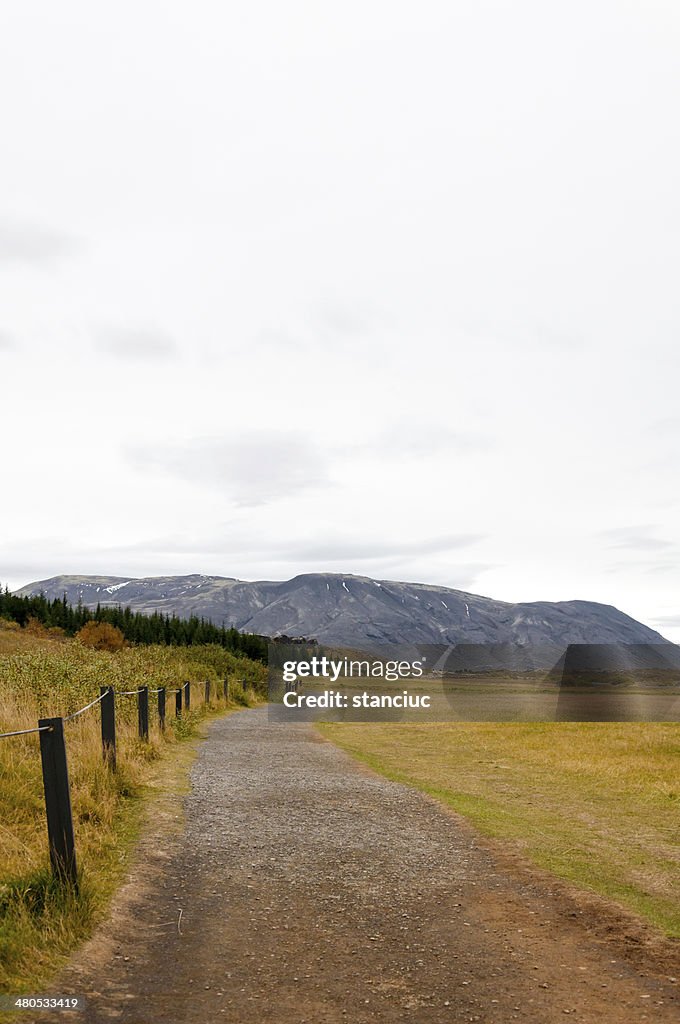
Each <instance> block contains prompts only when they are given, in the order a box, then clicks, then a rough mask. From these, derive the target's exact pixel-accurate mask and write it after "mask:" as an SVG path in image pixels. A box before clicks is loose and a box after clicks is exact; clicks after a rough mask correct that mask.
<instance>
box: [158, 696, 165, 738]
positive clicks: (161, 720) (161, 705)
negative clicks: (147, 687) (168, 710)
mask: <svg viewBox="0 0 680 1024" xmlns="http://www.w3.org/2000/svg"><path fill="white" fill-rule="evenodd" d="M158 725H159V726H160V730H161V732H164V730H165V687H164V686H161V687H160V689H159V691H158Z"/></svg>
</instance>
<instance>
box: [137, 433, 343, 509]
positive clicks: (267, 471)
mask: <svg viewBox="0 0 680 1024" xmlns="http://www.w3.org/2000/svg"><path fill="white" fill-rule="evenodd" d="M126 452H127V455H128V458H129V460H130V461H131V463H132V464H133V465H134V466H136V467H137V468H138V469H141V470H144V471H147V470H156V471H159V472H162V473H165V474H168V475H170V476H174V477H177V478H179V479H181V480H186V481H188V482H189V483H196V484H205V485H208V486H211V487H217V488H219V489H220V490H222V491H224V492H225V493H226V495H227V496H228V497H230V498H231V499H232V500H233V501H235V502H236V504H238V505H246V506H248V505H264V504H267V503H268V502H270V501H275V500H276V499H278V498H284V497H287V496H288V495H290V494H296V493H298V492H299V491H302V490H306V489H308V488H312V487H318V486H320V485H322V484H323V485H325V484H327V483H328V479H327V474H326V467H325V463H324V460H323V458H322V456H321V453H320V451H319V450H318V449H317V448H316V447H315V446H314V445H313V444H312V443H311V442H310V441H309V440H308V439H307V438H305V437H303V436H301V435H297V434H291V433H285V432H282V431H277V432H276V433H266V432H260V433H255V432H253V433H251V434H246V435H244V434H240V435H238V436H236V437H234V438H233V439H224V438H202V439H197V440H192V441H185V442H178V443H177V444H173V445H160V446H158V445H144V446H142V445H140V446H134V447H133V446H129V447H128V448H127V449H126Z"/></svg>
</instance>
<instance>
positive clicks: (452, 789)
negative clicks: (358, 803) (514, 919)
mask: <svg viewBox="0 0 680 1024" xmlns="http://www.w3.org/2000/svg"><path fill="white" fill-rule="evenodd" d="M320 728H321V731H322V732H323V734H324V735H325V736H327V737H328V738H329V739H331V740H333V742H334V743H337V744H338V745H339V746H341V747H343V748H344V749H345V750H347V751H348V752H349V753H351V754H353V755H354V756H356V757H357V758H359V759H360V760H362V761H363V762H365V763H366V764H368V765H369V766H370V767H372V768H373V769H375V770H376V771H379V772H381V773H382V774H384V775H386V776H388V777H389V778H391V779H394V780H396V781H399V782H405V783H408V784H409V785H413V786H416V787H418V788H419V789H421V790H423V791H424V792H426V793H429V794H430V795H432V796H435V797H437V798H438V799H440V800H441V801H442V802H443V803H445V804H447V805H448V806H449V807H452V808H453V809H454V810H456V811H458V812H459V813H460V814H463V815H465V817H467V818H469V819H470V821H471V822H472V823H473V824H474V825H475V826H477V828H478V829H479V830H480V831H481V832H483V833H484V834H486V835H489V836H493V837H495V838H498V839H501V840H504V841H506V843H509V844H510V845H511V846H512V847H513V848H514V849H516V850H517V851H519V852H521V853H522V854H523V855H524V856H526V857H527V858H529V859H530V860H531V861H533V862H534V863H535V864H538V865H540V866H541V867H542V868H546V869H548V870H550V871H552V872H554V874H556V875H558V876H560V877H562V878H564V879H568V880H569V881H571V882H574V883H576V884H577V885H579V886H581V887H583V888H587V889H590V890H592V891H594V892H597V893H599V894H601V895H603V896H605V897H608V898H611V899H614V900H616V901H618V902H619V903H621V904H623V905H625V906H627V907H628V908H630V909H632V910H633V911H635V912H636V913H638V914H640V915H642V916H643V917H645V918H646V919H647V920H649V921H651V922H652V923H653V924H654V925H656V926H657V927H659V928H660V929H662V930H663V931H664V932H665V933H666V934H668V935H671V936H676V937H680V726H678V725H668V724H663V725H659V724H649V723H643V724H632V723H626V724H613V723H596V724H593V723H587V724H584V723H541V724H533V723H532V724H522V725H519V724H513V725H507V724H498V723H485V724H478V723H455V724H451V723H446V724H428V725H397V724H395V725H392V724H388V725H385V724H375V725H374V724H359V725H348V724H324V725H321V726H320Z"/></svg>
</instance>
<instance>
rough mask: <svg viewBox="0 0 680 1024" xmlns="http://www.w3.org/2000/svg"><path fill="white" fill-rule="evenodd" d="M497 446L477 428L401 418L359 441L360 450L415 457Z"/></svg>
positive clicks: (475, 450) (358, 451)
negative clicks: (413, 422) (408, 420)
mask: <svg viewBox="0 0 680 1024" xmlns="http://www.w3.org/2000/svg"><path fill="white" fill-rule="evenodd" d="M491 447H493V441H492V440H491V438H489V437H487V436H485V435H483V434H480V433H477V432H476V431H464V430H452V429H451V428H450V427H447V426H443V425H437V424H410V423H404V422H399V423H396V424H395V425H394V426H393V427H392V428H390V429H388V430H385V431H384V432H382V433H380V434H377V435H376V436H375V437H373V438H371V439H370V440H368V441H367V442H363V443H361V444H359V445H356V447H355V449H354V451H355V452H357V453H359V454H362V453H363V454H366V455H375V456H379V457H381V458H382V457H385V456H388V457H391V456H394V457H396V458H404V457H407V458H415V459H420V458H423V457H424V456H427V455H434V454H441V453H442V452H444V453H446V452H448V453H451V454H461V455H462V454H466V453H468V452H470V453H472V452H474V453H480V452H484V451H487V450H489V449H490V448H491Z"/></svg>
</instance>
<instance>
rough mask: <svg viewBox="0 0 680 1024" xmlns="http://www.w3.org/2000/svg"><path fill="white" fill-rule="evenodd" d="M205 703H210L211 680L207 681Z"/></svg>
mask: <svg viewBox="0 0 680 1024" xmlns="http://www.w3.org/2000/svg"><path fill="white" fill-rule="evenodd" d="M205 702H206V704H209V703H210V680H209V679H206V681H205Z"/></svg>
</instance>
